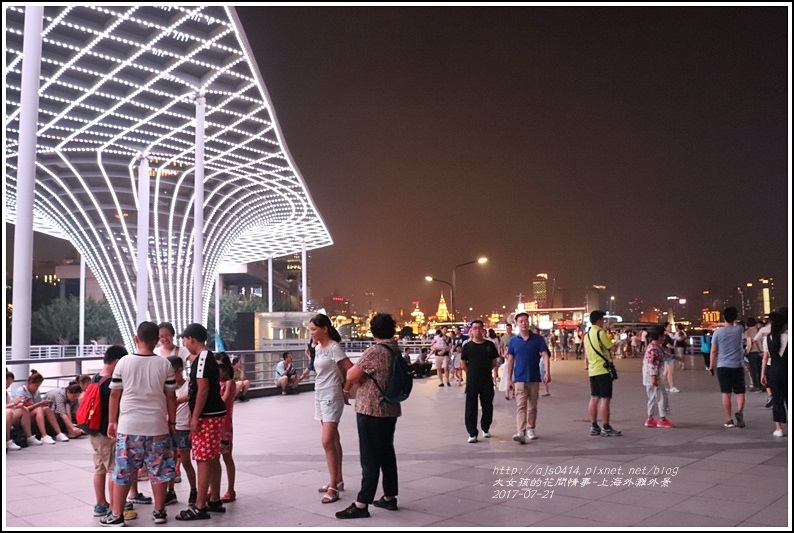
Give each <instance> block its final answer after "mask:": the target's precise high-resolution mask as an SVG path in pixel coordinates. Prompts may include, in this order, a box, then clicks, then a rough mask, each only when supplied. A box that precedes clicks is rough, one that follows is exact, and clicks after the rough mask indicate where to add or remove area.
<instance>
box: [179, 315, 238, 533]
mask: <svg viewBox="0 0 794 533" xmlns="http://www.w3.org/2000/svg"><path fill="white" fill-rule="evenodd" d="M182 339H183V340H182V342H183V344H184V345H185V347H186V348H187V349H188V350H189V351H190V355H189V356H188V358H187V360H188V362H189V363H190V384H189V385H188V405H189V406H190V439H191V455H192V457H193V459H195V460H196V464H197V466H198V468H197V470H198V476H197V485H198V495H197V497H196V503H195V505H194V506H193V507H190V508H188V509H185V510H184V511H182V512H181V513H179V515H177V517H176V519H177V520H203V519H206V518H209V516H210V515H209V511H214V512H223V511H225V510H226V509H225V507H223V503H222V502H221V495H220V490H221V463H220V454H221V433H222V428H223V417H224V415H225V414H226V404H225V403H223V399H222V398H221V386H220V369H219V368H218V363H217V362H216V361H215V356H214V355H213V353H212V352H211V351H209V350H208V349H207V346H206V342H207V328H205V327H204V326H202V325H201V324H196V323H193V324H189V325H188V326H187V327H186V328H185V331H184V332H183V333H182ZM208 493H209V500H208V499H207V494H208Z"/></svg>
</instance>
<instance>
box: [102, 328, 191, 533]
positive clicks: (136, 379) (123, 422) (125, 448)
mask: <svg viewBox="0 0 794 533" xmlns="http://www.w3.org/2000/svg"><path fill="white" fill-rule="evenodd" d="M158 333H159V328H158V327H157V324H155V323H154V322H141V324H140V325H139V326H138V331H137V334H136V335H135V344H136V345H137V348H138V349H137V352H136V353H134V354H130V355H127V356H126V357H123V358H122V359H121V360H120V361H119V362H118V363H117V364H116V368H115V369H114V370H113V377H112V378H111V380H110V407H109V409H108V437H110V438H111V439H115V440H116V466H115V469H114V471H113V481H114V483H115V485H114V486H113V495H114V498H113V502H112V513H111V514H109V515H107V516H105V517H103V518H101V519H100V523H101V524H102V525H103V526H123V525H124V516H123V510H124V509H123V508H124V502H125V501H126V499H127V493H128V492H129V489H130V483H131V481H132V479H133V477H135V478H136V479H137V476H138V469H140V468H141V467H142V466H144V465H146V467H147V470H148V471H149V479H150V480H151V482H152V492H153V494H154V512H153V513H152V518H153V519H154V523H155V524H164V523H165V522H167V521H168V516H167V515H166V512H165V496H166V484H167V482H168V480H169V479H171V478H173V477H174V456H173V452H172V448H171V444H172V435H173V434H174V432H175V426H176V395H175V393H174V391H175V390H176V379H175V377H174V369H173V368H172V367H171V363H170V362H169V361H168V359H166V358H165V357H160V356H157V355H155V354H154V347H155V346H156V345H157V340H158Z"/></svg>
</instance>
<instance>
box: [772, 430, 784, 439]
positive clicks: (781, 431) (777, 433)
mask: <svg viewBox="0 0 794 533" xmlns="http://www.w3.org/2000/svg"><path fill="white" fill-rule="evenodd" d="M772 436H773V437H782V436H783V430H782V429H776V430H775V431H773V432H772Z"/></svg>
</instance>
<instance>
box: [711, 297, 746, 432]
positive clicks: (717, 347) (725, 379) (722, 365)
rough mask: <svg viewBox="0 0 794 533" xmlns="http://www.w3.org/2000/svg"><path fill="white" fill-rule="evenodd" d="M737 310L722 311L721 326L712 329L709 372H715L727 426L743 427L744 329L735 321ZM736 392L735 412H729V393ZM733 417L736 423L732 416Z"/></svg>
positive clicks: (727, 309) (730, 396)
mask: <svg viewBox="0 0 794 533" xmlns="http://www.w3.org/2000/svg"><path fill="white" fill-rule="evenodd" d="M738 315H739V312H738V311H737V310H736V308H735V307H726V308H725V310H724V311H723V312H722V317H723V320H724V321H725V323H724V325H723V326H722V327H721V328H719V329H718V330H717V331H715V332H714V336H713V337H712V339H711V365H710V366H709V370H710V371H712V372H713V371H714V370H715V369H716V371H717V379H718V380H719V384H720V392H721V393H722V408H723V410H724V411H725V417H726V422H725V424H723V425H724V426H725V427H726V428H733V427H740V428H743V427H744V426H745V423H744V395H745V388H744V365H743V362H744V361H743V358H744V353H743V344H742V340H743V339H744V328H742V326H739V325H736V324H734V322H736V319H737V318H738ZM734 394H735V395H736V413H735V414H734V415H733V416H732V415H731V409H732V407H731V399H732V395H734ZM734 416H735V417H736V423H735V424H734V422H733V419H734Z"/></svg>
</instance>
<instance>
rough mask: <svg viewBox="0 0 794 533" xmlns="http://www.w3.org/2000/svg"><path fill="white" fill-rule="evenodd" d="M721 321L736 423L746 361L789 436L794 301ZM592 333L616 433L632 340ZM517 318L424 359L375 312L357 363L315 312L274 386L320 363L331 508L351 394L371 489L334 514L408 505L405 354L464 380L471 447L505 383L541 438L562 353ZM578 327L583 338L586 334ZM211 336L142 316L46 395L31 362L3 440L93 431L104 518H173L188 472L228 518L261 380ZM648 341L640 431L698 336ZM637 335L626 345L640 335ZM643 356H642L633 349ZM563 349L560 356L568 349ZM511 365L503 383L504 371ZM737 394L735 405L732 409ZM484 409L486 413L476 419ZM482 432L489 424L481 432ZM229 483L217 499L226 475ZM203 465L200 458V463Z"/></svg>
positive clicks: (521, 422) (477, 325) (426, 370)
mask: <svg viewBox="0 0 794 533" xmlns="http://www.w3.org/2000/svg"><path fill="white" fill-rule="evenodd" d="M722 316H723V320H724V323H723V325H722V327H720V328H719V329H717V330H716V331H715V332H714V334H713V336H711V337H710V338H709V339H708V341H709V342H708V344H707V348H704V350H706V351H704V364H705V368H706V370H707V371H709V372H711V373H712V374H713V375H715V376H716V377H717V380H718V383H719V388H720V393H721V395H722V405H723V409H724V414H725V419H726V421H725V423H724V426H725V427H726V428H734V427H739V428H743V427H745V425H746V422H745V417H744V404H745V394H746V391H747V387H746V386H745V381H746V380H745V367H747V369H749V375H750V382H751V385H750V388H751V390H758V391H764V390H766V391H767V392H768V394H769V400H768V402H767V407H771V408H772V418H773V421H774V424H775V430H774V432H773V435H774V436H775V437H782V436H783V428H782V425H783V424H785V423H787V409H788V406H787V400H786V398H787V396H786V395H787V390H788V331H787V320H788V316H787V309H785V308H783V309H781V310H780V311H777V312H773V313H771V314H770V315H769V320H768V323H767V324H761V323H757V322H756V321H754V320H748V321H747V323H746V324H742V323H740V322H737V319H738V312H737V310H736V309H735V308H731V307H729V308H726V309H725V310H724V311H723V314H722ZM589 318H590V322H591V324H592V325H591V327H590V328H589V329H588V330H587V331H585V332H582V333H581V334H580V335H578V336H577V335H576V334H574V335H572V336H571V342H572V343H573V344H574V345H575V350H578V349H579V347H580V346H581V351H582V357H583V358H584V364H585V369H586V371H587V373H588V377H589V382H590V399H589V403H588V406H587V411H588V415H589V419H590V435H592V436H602V437H619V436H621V435H622V433H621V431H619V430H617V429H615V428H614V427H612V426H611V424H610V403H611V399H612V394H613V382H614V379H616V373H615V369H614V364H613V360H614V359H615V358H617V357H618V354H620V353H621V351H623V353H624V354H625V353H627V352H626V348H625V346H626V343H621V342H620V336H619V335H618V336H617V337H616V336H615V335H612V334H610V333H609V332H607V330H606V329H605V324H604V321H605V313H603V312H601V311H594V312H592V313H591V314H590V317H589ZM515 326H516V328H517V330H518V331H517V334H513V331H512V325H510V327H509V328H508V329H507V331H506V334H505V335H503V336H501V337H498V336H497V335H496V334H495V332H494V331H493V330H490V331H489V330H486V328H485V325H484V324H483V322H482V321H480V320H475V321H473V322H472V323H471V326H470V328H469V330H468V332H467V333H468V335H464V334H463V332H462V331H461V330H460V328H455V329H454V330H453V331H452V332H448V331H447V330H446V328H442V329H439V330H438V331H437V332H436V335H435V337H434V339H433V341H432V343H431V345H430V348H423V349H422V351H421V353H420V354H419V355H418V357H417V358H416V360H415V361H411V358H410V356H409V355H407V354H402V352H401V351H400V348H399V346H398V345H397V342H396V341H395V338H394V337H395V332H396V323H395V321H394V319H393V318H392V317H391V315H388V314H382V313H381V314H377V315H375V316H374V317H373V318H372V320H371V322H370V327H371V332H372V336H373V339H374V341H375V342H374V344H373V345H372V346H371V347H370V348H368V349H367V350H366V351H365V352H364V353H363V354H362V356H361V358H360V359H359V360H358V361H357V362H356V363H355V364H354V363H353V362H352V361H351V360H350V359H349V358H348V357H347V355H346V354H345V353H344V350H343V349H342V346H341V344H340V342H341V337H340V335H339V333H338V331H336V329H335V328H334V326H333V324H332V322H331V320H330V319H329V318H328V317H327V316H326V315H323V314H318V315H315V316H314V317H313V318H312V319H311V320H310V324H309V330H310V334H311V340H310V342H309V345H308V347H307V349H306V353H307V356H309V360H310V365H309V368H306V369H305V370H304V371H303V372H298V371H297V370H296V369H295V367H294V364H293V361H292V354H291V353H290V352H285V353H284V354H283V355H282V360H281V361H280V362H279V364H278V366H277V368H276V375H275V386H276V387H277V388H279V389H281V392H282V394H288V393H289V392H291V391H294V390H296V389H297V386H298V384H299V383H300V382H301V381H303V380H304V379H306V377H308V375H309V372H310V369H311V370H312V371H314V372H315V374H316V378H315V381H314V396H315V401H314V404H315V407H314V417H315V420H318V421H319V422H320V424H321V431H320V443H321V446H322V449H323V450H324V452H325V457H326V464H327V467H328V478H327V479H328V481H327V483H325V484H324V485H322V486H320V487H319V489H318V490H319V492H320V493H322V497H321V500H320V501H321V503H323V504H331V503H334V502H336V501H338V500H339V493H340V491H343V490H344V477H343V472H342V466H343V451H342V445H341V441H340V434H339V424H340V422H341V419H342V414H343V412H344V409H345V406H348V405H350V401H351V400H353V399H354V401H355V411H356V425H357V429H358V437H359V453H360V458H361V459H360V461H361V470H362V474H361V475H362V483H361V488H360V490H359V492H358V494H357V496H356V499H355V501H354V502H353V503H352V504H350V505H349V506H348V507H347V508H345V509H344V510H341V511H339V512H337V513H336V517H337V518H339V519H352V518H365V517H368V516H370V512H369V506H370V505H373V506H375V507H378V508H383V509H386V510H391V511H396V510H398V506H397V496H398V469H397V459H396V454H395V451H394V434H395V430H396V423H397V418H398V417H400V416H401V414H402V412H401V406H400V403H398V402H392V401H387V400H386V396H385V393H384V391H385V390H386V388H387V386H388V385H389V382H390V379H391V378H392V373H393V368H396V367H395V366H394V364H393V363H394V361H393V358H395V357H398V358H399V357H405V358H406V362H407V363H408V365H406V366H407V368H408V369H409V371H410V373H411V374H412V375H413V376H414V377H416V378H419V377H427V376H429V375H430V372H431V368H432V364H431V363H430V361H429V358H428V354H429V353H432V354H433V355H434V359H435V364H436V372H437V375H438V377H439V382H440V383H439V386H440V387H441V386H452V382H453V381H455V382H456V383H458V384H460V385H462V384H463V383H464V382H465V385H466V389H465V404H464V409H463V411H464V413H463V414H464V416H463V419H464V426H465V428H466V431H467V433H468V442H469V443H477V442H478V440H479V437H480V431H481V432H482V437H483V438H486V439H487V438H490V437H491V433H490V427H491V425H492V423H493V402H494V397H495V391H496V390H497V389H498V390H500V391H502V392H504V393H505V397H506V398H508V399H510V398H511V397H514V398H515V402H516V419H515V424H516V432H515V434H514V435H513V437H512V438H513V440H514V441H515V442H517V443H519V444H522V445H523V444H526V443H527V442H529V441H533V440H536V439H537V438H538V426H537V423H538V397H539V396H540V395H541V384H542V385H543V389H544V390H545V392H543V395H549V394H550V389H549V384H550V383H551V381H552V362H553V361H554V360H555V359H554V356H553V355H552V354H553V352H554V351H555V350H554V348H550V346H549V342H548V341H547V338H546V337H544V336H543V335H540V334H539V332H538V331H537V330H536V329H533V328H532V327H531V326H530V323H529V316H528V315H527V314H526V313H519V314H518V315H516V317H515ZM575 333H576V332H575ZM207 336H208V335H207V330H206V328H204V327H203V326H202V325H200V324H195V323H194V324H190V325H188V326H187V327H186V328H185V330H184V331H183V333H182V334H181V339H182V346H177V345H176V344H175V343H174V337H175V331H174V328H173V326H172V325H171V324H169V323H167V322H164V323H161V324H159V325H158V324H155V323H153V322H142V323H141V324H140V325H139V326H138V329H137V331H136V335H135V337H134V339H135V343H136V351H135V353H133V354H128V353H127V350H126V349H125V348H124V347H122V346H111V347H110V348H108V350H107V351H106V353H105V354H104V359H103V367H102V369H101V370H100V371H99V372H98V373H97V374H96V375H95V376H93V377H92V376H81V377H79V378H78V379H76V380H75V381H74V382H72V383H70V384H69V385H68V386H67V387H65V388H63V389H53V390H50V391H48V392H47V393H46V394H45V395H44V396H42V395H41V393H40V391H39V387H40V386H41V384H42V382H43V381H44V377H43V376H42V375H41V374H40V373H38V372H37V371H35V370H32V371H31V373H30V375H29V376H28V377H27V380H26V381H25V383H23V384H21V385H20V386H19V387H17V388H16V389H15V391H14V393H13V394H12V393H10V392H9V390H8V389H9V388H10V387H11V386H12V384H13V382H14V375H13V374H12V373H11V372H10V371H7V372H6V389H7V391H6V428H7V429H6V449H7V450H9V451H11V450H14V451H15V450H18V449H20V448H21V446H20V445H19V444H17V441H15V440H14V438H12V435H11V431H12V428H15V430H16V431H17V432H21V435H20V436H19V437H18V440H22V441H23V444H25V445H28V446H38V445H42V444H55V443H56V442H68V441H69V440H70V439H72V438H79V437H81V436H83V435H84V434H85V433H88V435H89V439H90V441H91V447H92V449H93V459H94V476H93V487H94V492H95V496H96V503H95V505H94V507H93V514H94V516H96V517H99V519H100V520H99V521H100V524H101V525H103V526H119V525H124V524H125V522H126V521H127V520H131V519H134V518H135V517H136V516H137V513H136V512H135V511H134V504H135V503H153V512H152V519H153V521H154V522H155V523H157V524H160V523H165V522H166V521H167V519H168V515H167V513H166V510H165V508H166V506H167V505H170V504H174V503H177V502H178V498H177V495H176V491H175V489H174V484H175V483H177V482H180V481H181V473H182V472H184V473H185V477H186V478H187V481H188V483H189V485H190V492H189V498H188V501H187V504H188V507H187V508H185V509H184V510H182V511H180V512H179V513H178V514H177V515H176V519H177V520H180V521H192V520H206V519H209V518H211V516H212V515H213V514H215V513H223V512H225V510H226V509H225V505H224V504H228V503H230V502H233V501H235V500H236V499H237V494H236V491H235V475H236V467H235V463H234V458H233V439H234V431H233V422H232V419H233V411H234V402H235V400H236V399H237V400H241V401H245V399H246V393H247V391H248V389H249V387H250V382H249V381H248V380H245V377H244V373H243V372H242V364H241V361H240V359H239V358H232V359H230V358H229V356H228V355H227V354H225V353H217V354H213V353H212V352H211V351H210V350H209V349H208V348H207V345H206V342H207ZM636 338H637V339H639V342H640V343H645V346H644V351H643V364H642V385H643V386H644V387H645V390H646V394H647V399H648V401H647V416H646V418H645V422H644V426H645V427H649V428H651V427H653V428H673V427H675V425H674V424H673V423H672V422H671V421H670V420H669V418H668V417H669V416H670V412H671V408H670V401H669V396H668V393H669V392H677V389H675V386H674V385H673V375H674V373H673V368H674V365H675V362H676V361H681V360H683V357H684V349H685V346H686V334H685V332H683V331H682V330H681V329H679V330H678V331H677V332H676V333H672V331H671V327H670V325H669V324H660V325H659V326H656V327H653V328H650V329H649V330H647V331H645V332H644V334H642V335H637V336H636ZM632 342H633V341H630V343H632ZM631 353H632V354H633V350H632V352H631ZM558 356H559V357H562V356H561V355H559V354H558ZM500 373H501V377H500ZM94 385H96V387H97V390H98V391H99V392H98V395H99V399H100V400H99V404H100V405H99V410H100V412H101V421H100V423H99V425H98V427H96V428H86V427H82V428H81V427H78V424H77V423H76V420H75V418H74V415H75V413H76V412H77V409H78V405H79V403H80V398H81V395H84V394H86V390H87V389H88V388H89V387H92V386H94ZM734 404H735V409H734ZM478 411H481V416H480V420H479V421H478V420H477V415H478ZM478 426H479V427H478ZM221 459H222V460H223V465H225V470H226V484H227V490H226V492H225V494H223V495H221V485H222V483H223V475H222V473H223V469H222V465H221ZM194 464H195V467H194ZM381 475H382V476H383V485H382V486H383V494H382V496H381V497H380V498H379V499H377V500H376V499H375V496H376V492H377V487H378V481H379V479H380V476H381ZM139 476H145V477H146V478H148V480H149V481H150V482H151V487H152V495H153V497H152V498H150V497H148V496H145V495H143V494H142V493H141V492H139V490H138V486H137V483H138V480H139Z"/></svg>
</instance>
